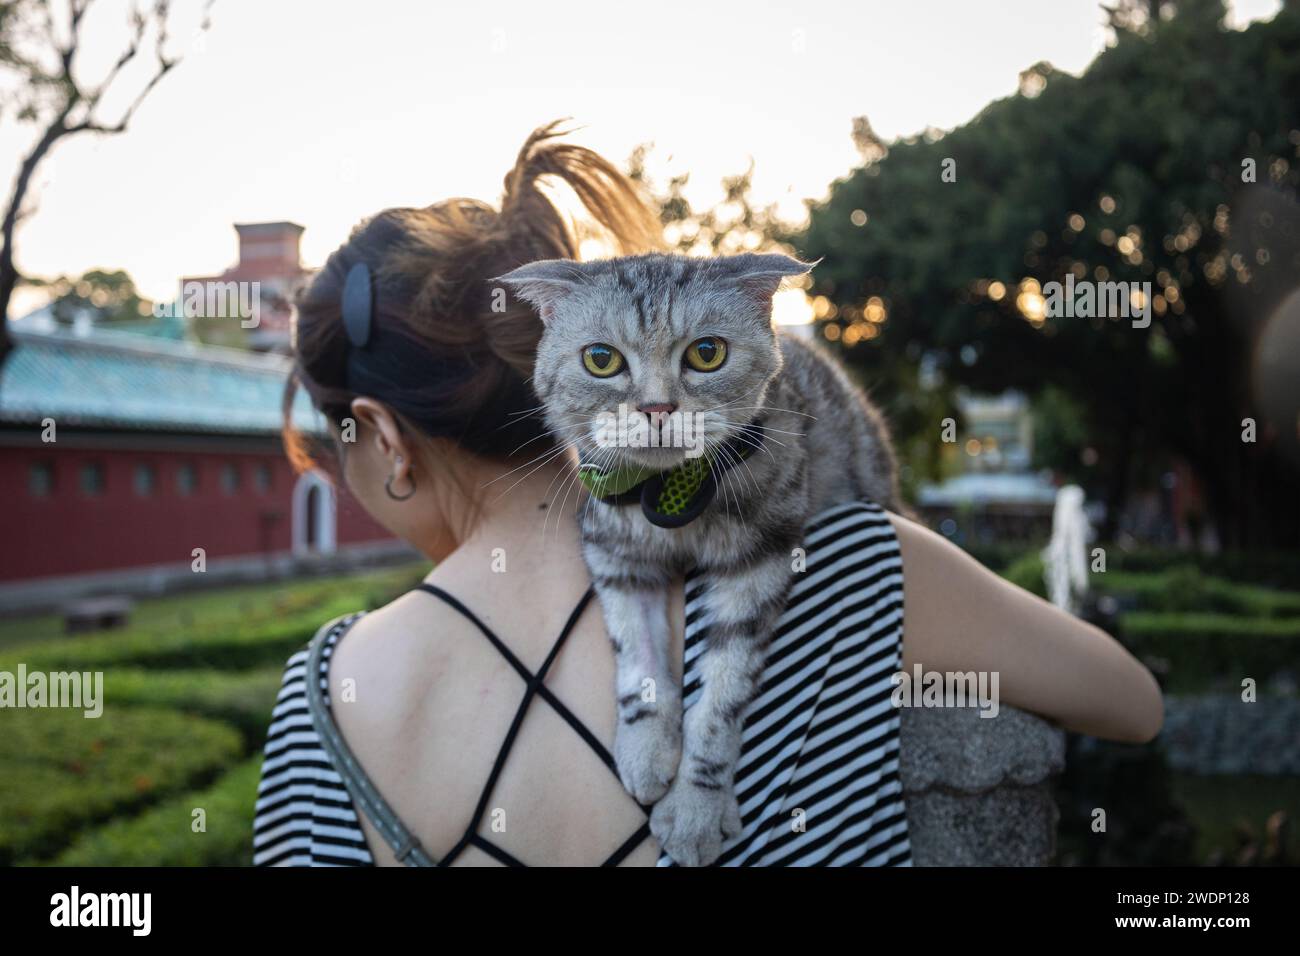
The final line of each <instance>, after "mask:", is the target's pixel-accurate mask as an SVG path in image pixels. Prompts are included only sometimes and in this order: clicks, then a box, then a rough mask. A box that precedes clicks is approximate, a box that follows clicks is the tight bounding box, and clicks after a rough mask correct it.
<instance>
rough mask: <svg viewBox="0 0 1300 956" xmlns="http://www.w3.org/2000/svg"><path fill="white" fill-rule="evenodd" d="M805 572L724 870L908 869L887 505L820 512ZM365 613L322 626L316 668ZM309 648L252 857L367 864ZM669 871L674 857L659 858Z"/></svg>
mask: <svg viewBox="0 0 1300 956" xmlns="http://www.w3.org/2000/svg"><path fill="white" fill-rule="evenodd" d="M804 549H805V552H806V569H805V570H804V571H803V572H802V573H800V574H797V575H796V577H795V583H794V586H793V588H792V589H791V592H790V597H789V601H788V603H787V606H786V609H785V612H784V614H783V615H782V617H781V620H780V623H779V624H778V626H777V630H776V633H775V634H774V636H773V639H772V643H771V644H770V646H769V648H768V653H767V663H766V668H765V671H764V674H763V680H762V684H761V689H760V691H759V694H758V696H757V697H756V698H755V699H754V701H753V702H752V703H751V704H750V706H749V708H748V710H747V711H746V716H745V727H744V734H743V745H742V750H741V756H740V761H739V764H738V765H737V769H736V781H735V783H736V794H737V797H738V799H739V801H740V809H741V815H742V817H743V818H744V826H743V829H742V832H741V833H740V835H739V836H738V837H736V838H735V839H733V840H731V841H729V842H728V843H727V844H726V845H725V847H724V849H723V855H722V857H721V858H720V859H719V860H718V861H717V865H719V866H908V865H910V864H911V849H910V846H909V843H908V834H907V820H906V817H905V815H904V807H903V792H902V784H901V781H900V780H899V771H898V748H899V716H898V711H897V709H895V708H894V707H893V705H892V702H891V694H892V691H893V689H894V685H893V683H892V681H891V677H892V676H893V675H894V674H895V673H896V672H897V671H898V670H899V669H900V668H901V666H902V638H903V566H902V560H901V555H900V552H899V546H898V540H897V538H896V537H895V535H894V529H893V525H892V524H891V522H890V521H889V518H888V516H887V515H886V514H885V512H884V511H883V510H882V509H881V508H879V507H878V506H876V505H874V504H871V503H868V502H851V503H848V504H844V505H838V506H836V507H833V508H829V509H827V510H825V511H823V512H822V513H821V514H819V515H817V516H816V517H814V518H813V519H812V520H811V521H810V522H809V523H808V524H807V526H806V527H805V529H804ZM703 584H704V582H703V581H702V580H700V579H698V578H688V580H687V582H686V594H685V598H686V633H685V648H684V658H685V660H684V664H685V667H684V674H685V677H684V685H685V686H684V690H685V706H686V707H687V708H690V707H691V706H692V705H693V704H694V703H695V701H696V700H698V699H699V696H700V693H701V685H700V659H701V655H702V653H703V651H704V648H705V646H706V640H707V634H708V622H707V621H706V620H704V619H703V613H702V612H703V607H702V604H701V602H700V596H701V594H702V591H703ZM356 617H357V616H356V615H353V616H352V617H350V618H344V619H341V620H339V621H337V622H335V623H334V624H333V625H332V626H331V628H330V630H329V632H328V633H327V634H326V635H325V641H326V646H325V653H324V657H323V659H322V661H321V669H320V674H319V675H318V679H319V680H320V681H321V685H322V687H323V688H325V689H326V691H328V673H329V661H330V657H331V655H332V652H333V648H334V645H335V643H336V642H337V640H338V639H339V637H340V635H342V634H343V633H344V632H345V631H346V629H347V627H348V625H350V624H351V623H352V621H354V620H355V619H356ZM306 660H307V652H306V651H305V650H302V651H299V652H298V653H296V654H294V655H293V656H292V657H291V658H290V659H289V662H288V665H287V667H286V669H285V674H284V681H283V683H282V686H281V688H280V693H279V697H278V699H277V703H276V706H275V711H274V714H273V717H272V722H271V727H270V730H269V732H268V736H267V742H266V753H265V761H264V763H263V766H262V779H261V783H260V785H259V787H258V797H257V809H256V818H255V824H254V838H253V839H254V844H253V845H254V857H253V862H254V864H256V865H259V866H277V865H278V866H370V865H373V863H374V860H373V858H372V856H371V854H370V850H369V848H368V847H367V845H366V839H365V835H364V833H363V831H362V829H361V827H360V825H359V823H358V819H357V812H356V810H355V808H354V807H353V804H352V800H351V798H350V796H349V794H348V790H347V788H346V787H345V786H344V783H343V780H342V779H341V778H340V777H339V775H338V773H337V772H336V771H335V770H334V768H333V767H332V766H331V764H330V761H329V758H328V756H327V755H326V752H325V750H324V749H323V748H322V746H321V742H320V738H319V737H318V736H317V734H316V731H315V729H314V728H313V725H312V721H311V717H310V715H309V713H308V709H307V699H306V685H305V683H304V681H305V679H306V673H305V671H306ZM659 865H660V866H672V865H674V864H673V861H672V860H671V858H669V857H668V856H667V854H662V853H661V854H660V858H659Z"/></svg>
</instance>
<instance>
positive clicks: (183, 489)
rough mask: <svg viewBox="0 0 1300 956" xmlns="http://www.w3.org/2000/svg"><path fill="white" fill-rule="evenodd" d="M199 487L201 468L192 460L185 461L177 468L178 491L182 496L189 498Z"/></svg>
mask: <svg viewBox="0 0 1300 956" xmlns="http://www.w3.org/2000/svg"><path fill="white" fill-rule="evenodd" d="M198 487H199V469H198V468H197V467H195V466H194V465H193V464H191V463H190V462H185V463H183V464H182V465H181V466H180V467H179V468H177V469H176V492H177V493H178V494H179V495H180V496H181V497H182V498H188V497H189V496H190V495H192V494H194V492H195V491H196V490H197V489H198Z"/></svg>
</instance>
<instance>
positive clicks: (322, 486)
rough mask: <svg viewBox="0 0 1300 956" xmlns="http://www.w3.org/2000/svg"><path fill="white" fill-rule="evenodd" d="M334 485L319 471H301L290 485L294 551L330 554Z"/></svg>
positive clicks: (332, 551) (300, 554)
mask: <svg viewBox="0 0 1300 956" xmlns="http://www.w3.org/2000/svg"><path fill="white" fill-rule="evenodd" d="M335 515H336V508H335V500H334V487H333V486H332V485H331V484H330V483H329V481H328V480H327V479H326V478H325V476H324V475H322V474H321V473H320V472H319V471H308V472H304V473H303V474H302V475H300V476H299V478H298V482H297V484H295V485H294V486H293V553H294V556H295V557H301V556H304V555H309V554H333V553H334V548H335V546H336V544H337V540H336V537H335Z"/></svg>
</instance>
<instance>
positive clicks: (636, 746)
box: [614, 707, 682, 805]
mask: <svg viewBox="0 0 1300 956" xmlns="http://www.w3.org/2000/svg"><path fill="white" fill-rule="evenodd" d="M681 759H682V728H681V717H680V714H679V713H678V711H677V710H676V709H675V708H672V707H667V708H664V709H663V710H661V711H659V710H657V711H651V712H645V713H641V714H639V715H637V716H636V718H635V719H634V720H632V722H630V723H628V722H625V721H620V722H619V725H618V730H617V731H615V733H614V765H615V766H616V767H617V768H618V776H619V779H620V780H622V781H623V787H624V788H625V789H626V790H627V792H628V793H630V794H631V795H632V796H633V798H634V799H636V801H637V802H638V803H643V804H647V805H648V804H651V803H654V802H655V801H656V800H658V799H659V798H660V797H662V796H663V795H664V794H665V793H667V792H668V788H669V787H670V786H671V785H672V782H673V778H674V777H676V776H677V764H678V763H679V762H680V761H681Z"/></svg>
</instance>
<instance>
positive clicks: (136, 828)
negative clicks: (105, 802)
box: [49, 755, 262, 866]
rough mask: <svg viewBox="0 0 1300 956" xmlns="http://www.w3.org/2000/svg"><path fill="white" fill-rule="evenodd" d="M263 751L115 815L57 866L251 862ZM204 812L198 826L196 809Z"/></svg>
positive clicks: (68, 851) (76, 844)
mask: <svg viewBox="0 0 1300 956" xmlns="http://www.w3.org/2000/svg"><path fill="white" fill-rule="evenodd" d="M261 767H262V758H261V756H260V755H259V756H256V757H251V758H249V759H248V760H245V761H244V762H243V763H241V764H238V765H237V766H236V767H234V768H233V769H232V770H231V771H230V772H229V773H227V774H225V775H224V776H223V777H221V779H219V780H217V782H216V783H214V784H213V785H212V786H210V787H207V788H206V789H203V790H198V791H195V792H192V793H187V794H184V795H182V796H178V797H173V798H171V799H168V800H166V801H164V802H163V803H160V804H159V805H158V806H156V807H152V808H150V809H149V810H146V811H145V812H144V813H142V814H140V815H139V816H137V817H132V818H130V819H125V820H114V821H113V822H112V823H109V824H107V825H105V826H102V827H99V828H98V829H96V830H92V831H90V832H88V833H86V834H84V835H83V836H81V837H79V838H78V839H77V840H76V842H74V843H73V844H72V845H71V846H70V847H68V848H67V849H66V850H64V851H63V852H62V853H60V854H59V855H58V856H56V857H55V858H54V859H53V860H51V861H49V862H50V863H51V864H53V865H55V866H248V865H249V864H251V863H252V856H253V806H254V802H255V800H256V798H257V781H258V777H259V775H260V772H261ZM196 808H201V809H202V810H203V811H204V813H205V817H206V818H205V820H204V825H205V827H206V829H205V830H204V831H203V832H199V833H196V832H194V822H195V817H194V811H195V809H196Z"/></svg>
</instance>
